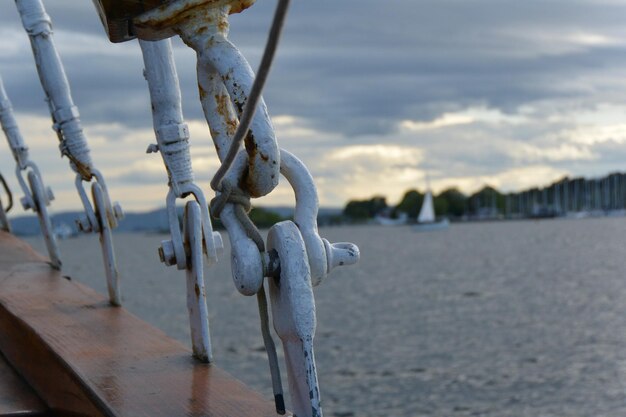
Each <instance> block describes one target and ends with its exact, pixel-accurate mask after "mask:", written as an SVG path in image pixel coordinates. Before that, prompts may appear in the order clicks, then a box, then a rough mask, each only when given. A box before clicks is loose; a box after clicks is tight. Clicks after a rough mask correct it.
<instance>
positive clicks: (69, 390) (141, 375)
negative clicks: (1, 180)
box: [0, 232, 276, 417]
mask: <svg viewBox="0 0 626 417" xmlns="http://www.w3.org/2000/svg"><path fill="white" fill-rule="evenodd" d="M127 279H132V278H130V277H129V278H127ZM181 296H184V295H182V294H181ZM0 351H1V352H2V354H3V355H4V356H5V357H6V359H7V361H8V362H9V363H11V365H12V366H13V368H14V369H16V370H17V371H18V372H19V373H20V375H21V376H22V378H24V380H25V381H27V382H28V384H29V385H30V386H31V387H32V388H33V389H34V391H35V392H36V393H37V395H38V396H39V397H40V398H41V399H42V400H43V402H44V403H45V404H46V405H47V406H48V407H49V408H50V409H51V410H52V411H53V412H54V413H56V414H58V415H68V414H70V415H71V414H74V415H87V416H129V417H135V416H146V417H147V416H150V417H160V416H163V417H165V416H167V417H176V416H215V417H217V416H220V417H246V416H250V417H252V416H254V417H264V416H268V417H269V416H275V415H276V414H275V411H274V407H273V404H272V403H271V402H269V401H266V400H264V399H263V398H262V397H261V396H260V395H259V394H258V393H256V392H254V391H252V390H250V389H249V388H247V387H246V386H244V385H243V384H242V383H241V382H239V381H237V380H235V379H234V378H233V377H231V376H230V375H228V374H227V373H226V372H224V371H222V370H220V369H219V368H217V367H216V366H214V365H206V364H200V363H198V362H195V361H194V360H193V359H192V358H191V353H190V351H189V349H187V348H186V347H185V346H184V345H182V344H180V343H179V342H177V341H175V340H173V339H171V338H169V337H168V336H166V335H165V334H164V333H163V332H161V331H160V330H158V329H156V328H154V327H152V326H150V325H148V324H147V323H145V322H143V321H142V320H140V319H138V318H137V317H135V316H133V315H132V314H130V313H129V312H128V311H126V310H125V309H124V308H120V307H110V306H109V305H108V303H107V300H106V299H105V298H104V297H103V296H101V295H99V294H97V293H96V292H95V291H93V290H92V289H90V288H88V287H86V286H84V285H81V284H79V283H76V282H74V281H71V280H68V279H66V278H64V277H63V276H62V274H61V273H59V272H58V271H55V270H53V269H52V268H51V267H50V266H49V265H48V264H47V263H46V262H45V259H44V258H42V257H41V256H40V255H38V254H37V253H35V252H34V251H33V250H32V249H31V248H30V247H29V246H28V245H26V244H25V243H23V242H22V241H20V240H19V239H17V238H15V237H13V236H11V235H10V234H8V233H4V232H1V233H0Z"/></svg>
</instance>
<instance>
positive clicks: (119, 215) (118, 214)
mask: <svg viewBox="0 0 626 417" xmlns="http://www.w3.org/2000/svg"><path fill="white" fill-rule="evenodd" d="M113 214H114V215H115V218H116V219H117V220H122V219H123V218H124V210H122V206H120V203H118V202H117V201H116V202H115V203H113Z"/></svg>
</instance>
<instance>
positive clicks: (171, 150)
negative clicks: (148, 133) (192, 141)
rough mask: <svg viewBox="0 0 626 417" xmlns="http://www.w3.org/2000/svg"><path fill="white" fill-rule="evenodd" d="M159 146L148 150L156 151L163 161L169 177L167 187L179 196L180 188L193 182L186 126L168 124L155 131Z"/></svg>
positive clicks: (182, 124)
mask: <svg viewBox="0 0 626 417" xmlns="http://www.w3.org/2000/svg"><path fill="white" fill-rule="evenodd" d="M155 133H156V136H157V140H158V142H159V145H156V146H152V147H151V148H149V149H148V151H149V152H150V150H155V149H156V150H158V151H159V152H161V155H162V156H163V159H164V160H165V167H166V168H167V174H168V176H169V185H170V186H171V187H172V188H173V189H174V193H175V194H176V195H177V196H181V194H182V191H181V187H182V185H184V184H187V183H192V182H193V181H194V175H193V169H192V166H191V154H190V153H189V128H188V127H187V125H186V124H184V123H180V124H170V125H165V126H161V127H160V128H159V129H157V130H156V132H155Z"/></svg>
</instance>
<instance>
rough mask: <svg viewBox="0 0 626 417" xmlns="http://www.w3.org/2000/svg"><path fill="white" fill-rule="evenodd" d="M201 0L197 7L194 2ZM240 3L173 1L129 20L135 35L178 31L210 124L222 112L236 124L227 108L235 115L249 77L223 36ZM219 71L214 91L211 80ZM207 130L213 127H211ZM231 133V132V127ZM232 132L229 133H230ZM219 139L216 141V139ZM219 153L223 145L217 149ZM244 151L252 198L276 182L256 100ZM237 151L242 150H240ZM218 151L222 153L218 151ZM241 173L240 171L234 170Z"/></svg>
mask: <svg viewBox="0 0 626 417" xmlns="http://www.w3.org/2000/svg"><path fill="white" fill-rule="evenodd" d="M199 3H201V5H200V4H199ZM241 3H242V2H241V1H236V0H231V1H220V2H214V1H184V0H183V1H180V0H179V1H177V2H174V3H173V4H172V6H171V7H168V8H159V9H154V10H152V11H150V12H147V13H145V14H144V15H142V16H139V17H138V18H136V19H135V20H134V23H135V27H137V30H138V35H139V36H140V37H141V36H142V35H141V34H142V29H145V30H148V29H149V28H151V29H152V30H156V31H159V30H164V28H167V32H168V33H171V31H172V30H173V31H174V32H176V33H178V34H179V35H180V36H181V38H182V39H183V41H184V42H185V43H186V44H187V45H189V46H190V47H192V48H193V49H194V50H195V51H196V53H197V55H198V66H197V68H198V85H199V88H200V98H201V101H202V105H203V107H204V110H205V116H206V117H207V121H208V122H209V124H212V123H214V122H215V118H217V117H219V116H216V113H215V112H216V111H217V114H223V115H228V116H227V117H228V118H229V120H228V122H229V123H234V124H231V128H232V127H234V128H235V129H236V127H237V121H236V118H235V119H234V118H231V117H230V116H232V114H233V109H234V110H235V111H236V114H238V115H239V116H241V113H242V111H243V107H244V105H245V103H246V101H247V98H248V94H249V92H250V88H251V86H252V83H253V81H254V73H253V71H252V69H251V68H250V65H249V64H248V62H247V61H246V59H245V58H244V57H243V55H242V54H241V52H239V50H238V49H237V48H236V47H235V46H234V45H233V44H232V43H231V42H230V41H229V40H228V38H227V36H228V28H229V25H228V14H229V13H230V12H231V11H232V8H233V7H235V8H236V7H238V5H239V6H240V5H241ZM215 74H219V78H220V81H221V85H223V86H224V88H221V87H219V84H218V86H217V87H219V91H220V95H217V97H216V94H212V92H213V91H215V90H216V85H215V82H216V80H217V78H216V77H215ZM212 129H213V128H212ZM233 133H234V131H233ZM231 136H232V133H231ZM219 142H225V141H222V140H216V143H219ZM223 149H224V151H225V150H227V147H225V148H223ZM246 151H247V154H248V157H249V159H248V170H247V176H246V177H245V178H244V179H243V181H244V182H245V184H246V189H245V191H246V192H248V193H249V194H250V195H251V196H253V197H259V196H263V195H266V194H268V193H269V192H270V191H272V190H273V189H274V187H276V185H277V184H278V176H279V175H278V174H279V166H280V155H279V151H278V145H277V142H276V137H275V135H274V129H273V126H272V123H271V121H270V118H269V114H268V112H267V107H266V106H265V103H264V102H263V100H262V99H261V100H260V102H259V105H258V107H257V109H256V113H255V116H254V118H253V120H252V123H251V125H250V133H249V134H248V137H247V139H246ZM242 152H243V151H242ZM220 155H222V153H221V152H220ZM239 173H240V174H241V175H243V172H242V171H239Z"/></svg>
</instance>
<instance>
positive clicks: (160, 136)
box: [139, 40, 224, 362]
mask: <svg viewBox="0 0 626 417" xmlns="http://www.w3.org/2000/svg"><path fill="white" fill-rule="evenodd" d="M139 44H140V46H141V51H142V54H143V58H144V66H145V69H144V75H145V78H146V80H147V81H148V88H149V91H150V101H151V103H152V120H153V126H154V132H155V135H156V139H157V145H151V146H150V147H149V148H148V152H149V153H151V152H156V151H158V152H160V153H161V156H162V157H163V163H164V164H165V168H166V170H167V174H168V178H169V192H168V194H167V198H166V205H167V215H168V222H169V228H170V239H168V240H164V241H162V242H161V246H160V247H159V258H160V259H161V262H163V263H165V264H166V265H168V266H171V265H176V266H177V268H178V269H180V270H182V269H184V270H185V271H186V275H187V309H188V311H189V326H190V329H191V341H192V346H193V355H194V356H195V357H196V358H197V359H199V360H201V361H203V362H210V361H211V359H212V351H211V338H210V331H209V318H208V310H207V305H206V291H205V285H204V267H203V263H202V255H203V254H204V255H205V256H206V259H207V264H208V265H209V266H210V265H213V264H214V263H216V262H217V256H218V252H219V251H221V249H222V248H223V246H224V244H223V243H222V237H221V235H220V234H219V233H218V232H214V231H213V228H212V225H211V219H210V217H209V210H208V204H207V202H206V199H205V197H204V193H203V192H202V190H201V189H200V188H199V187H198V186H197V185H196V184H195V183H194V178H193V171H192V167H191V156H190V152H189V130H188V128H187V125H185V124H184V121H183V114H182V105H181V96H180V88H179V85H178V76H177V74H176V67H175V64H174V60H173V58H172V51H171V45H170V41H169V40H162V41H156V42H146V41H141V40H140V41H139ZM187 196H192V197H193V198H194V200H195V201H193V200H192V201H188V202H187V204H186V205H185V211H184V214H183V232H182V234H181V230H180V226H179V223H178V212H177V209H176V200H177V199H178V198H185V197H187Z"/></svg>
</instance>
